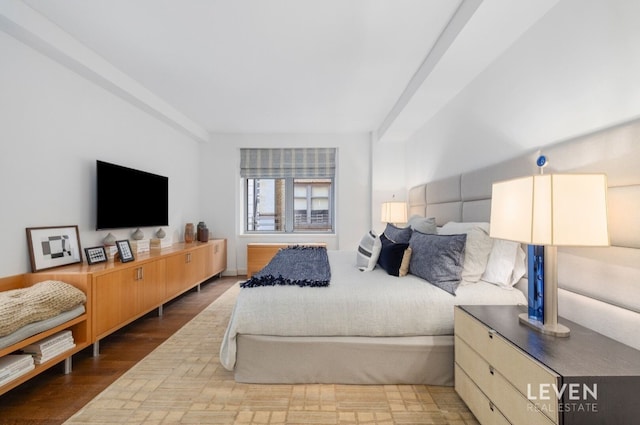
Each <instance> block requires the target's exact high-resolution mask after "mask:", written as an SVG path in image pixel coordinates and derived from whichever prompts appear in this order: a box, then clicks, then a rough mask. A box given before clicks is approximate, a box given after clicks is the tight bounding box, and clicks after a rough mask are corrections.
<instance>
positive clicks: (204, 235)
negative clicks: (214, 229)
mask: <svg viewBox="0 0 640 425" xmlns="http://www.w3.org/2000/svg"><path fill="white" fill-rule="evenodd" d="M197 236H198V242H206V241H208V240H209V229H207V225H206V224H205V223H204V221H201V222H199V223H198V230H197Z"/></svg>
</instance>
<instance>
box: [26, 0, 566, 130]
mask: <svg viewBox="0 0 640 425" xmlns="http://www.w3.org/2000/svg"><path fill="white" fill-rule="evenodd" d="M557 1H558V0H545V1H542V0H520V1H517V2H514V1H512V0H484V2H482V3H481V0H164V1H159V0H91V1H86V0H57V1H51V0H24V3H26V4H27V5H29V6H30V7H31V8H33V9H35V10H36V11H38V12H39V13H41V14H42V15H43V16H44V17H46V18H47V19H48V20H49V21H51V22H53V23H54V24H56V25H57V26H58V27H60V28H61V29H62V30H63V31H65V32H66V33H68V34H70V35H71V36H72V37H74V38H75V39H76V40H77V41H79V42H81V43H82V44H84V45H85V46H86V47H88V48H89V49H91V50H92V51H93V52H95V53H97V54H98V55H99V56H101V57H102V58H104V59H105V60H106V61H108V62H109V63H110V64H111V65H113V66H114V67H116V68H118V69H119V70H120V71H122V72H124V73H125V74H127V75H128V76H129V77H131V78H133V79H134V80H136V81H137V82H138V83H139V84H140V85H142V86H144V87H145V88H147V89H148V90H150V91H151V92H153V93H154V94H155V95H157V96H158V97H159V98H161V99H163V100H164V101H165V102H166V103H168V104H169V105H171V106H172V107H173V108H175V109H176V110H178V111H180V112H181V113H182V114H183V115H185V116H186V117H188V118H189V119H190V120H192V121H193V122H195V123H196V124H197V125H199V126H201V127H202V128H204V129H205V130H206V131H208V132H210V133H352V132H370V131H373V132H376V131H378V130H381V131H383V132H385V137H387V138H388V139H389V140H391V139H402V138H405V137H408V136H410V135H411V134H413V132H415V130H417V128H419V126H420V125H422V123H424V121H425V120H426V119H428V118H429V117H430V116H432V115H433V114H435V113H436V112H437V111H438V110H439V109H440V108H441V107H443V106H444V105H445V104H446V103H447V102H448V101H449V100H450V99H451V98H452V97H453V96H455V94H456V93H458V92H459V91H460V90H461V89H462V88H464V86H466V85H467V84H468V83H469V82H470V81H471V80H473V78H474V77H475V76H476V75H477V74H478V73H480V72H481V71H482V70H483V69H485V68H486V66H488V65H489V64H490V63H491V62H492V61H493V60H494V59H495V58H496V57H498V56H499V55H500V54H501V53H502V52H503V51H504V50H505V49H506V48H507V47H509V46H510V45H511V44H512V43H513V42H514V41H515V40H516V39H517V38H518V37H519V36H520V35H521V34H522V33H523V32H524V31H526V30H527V29H528V28H529V27H530V26H531V25H533V24H534V23H535V22H536V21H537V20H538V19H539V18H540V17H541V16H542V15H543V14H544V13H546V12H547V11H548V10H549V9H550V8H551V7H552V6H553V5H554V4H555V3H556V2H557ZM461 5H462V7H460V6H461ZM478 5H479V6H478ZM459 7H460V10H463V9H465V8H466V15H465V14H463V16H460V13H459V14H458V15H455V14H456V11H457V10H459ZM454 16H457V17H455V18H454V19H453V20H452V17H454ZM443 31H445V33H444V35H443V36H442V37H440V36H441V34H443ZM439 37H440V39H439ZM438 39H439V41H438ZM434 46H436V49H433V48H434ZM430 55H431V56H430Z"/></svg>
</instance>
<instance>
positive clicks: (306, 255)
mask: <svg viewBox="0 0 640 425" xmlns="http://www.w3.org/2000/svg"><path fill="white" fill-rule="evenodd" d="M330 280H331V268H330V267H329V257H328V256H327V249H326V248H325V247H317V246H292V247H289V248H283V249H281V250H280V251H278V252H277V253H276V255H275V256H274V257H273V258H272V259H271V261H270V262H269V264H267V265H266V266H265V267H264V268H263V269H262V270H260V271H259V272H258V273H256V274H255V275H253V276H252V277H251V279H249V280H247V281H246V282H243V283H241V284H240V286H241V287H243V288H252V287H255V286H274V285H297V286H329V281H330Z"/></svg>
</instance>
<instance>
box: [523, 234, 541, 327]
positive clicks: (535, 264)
mask: <svg viewBox="0 0 640 425" xmlns="http://www.w3.org/2000/svg"><path fill="white" fill-rule="evenodd" d="M527 258H528V273H527V274H528V278H529V289H528V292H529V295H528V311H527V313H528V316H529V319H531V320H536V321H539V322H541V323H542V322H543V321H544V246H542V245H529V246H528V255H527Z"/></svg>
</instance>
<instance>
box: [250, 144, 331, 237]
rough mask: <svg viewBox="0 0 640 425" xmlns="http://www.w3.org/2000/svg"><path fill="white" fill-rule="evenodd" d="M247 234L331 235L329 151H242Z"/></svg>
mask: <svg viewBox="0 0 640 425" xmlns="http://www.w3.org/2000/svg"><path fill="white" fill-rule="evenodd" d="M241 157H242V160H241V176H242V177H243V178H244V180H245V183H246V185H245V200H246V204H245V205H246V216H245V230H246V231H247V232H256V233H260V232H265V233H274V232H288V233H295V232H303V233H308V232H333V230H334V174H335V149H325V148H319V149H242V150H241Z"/></svg>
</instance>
